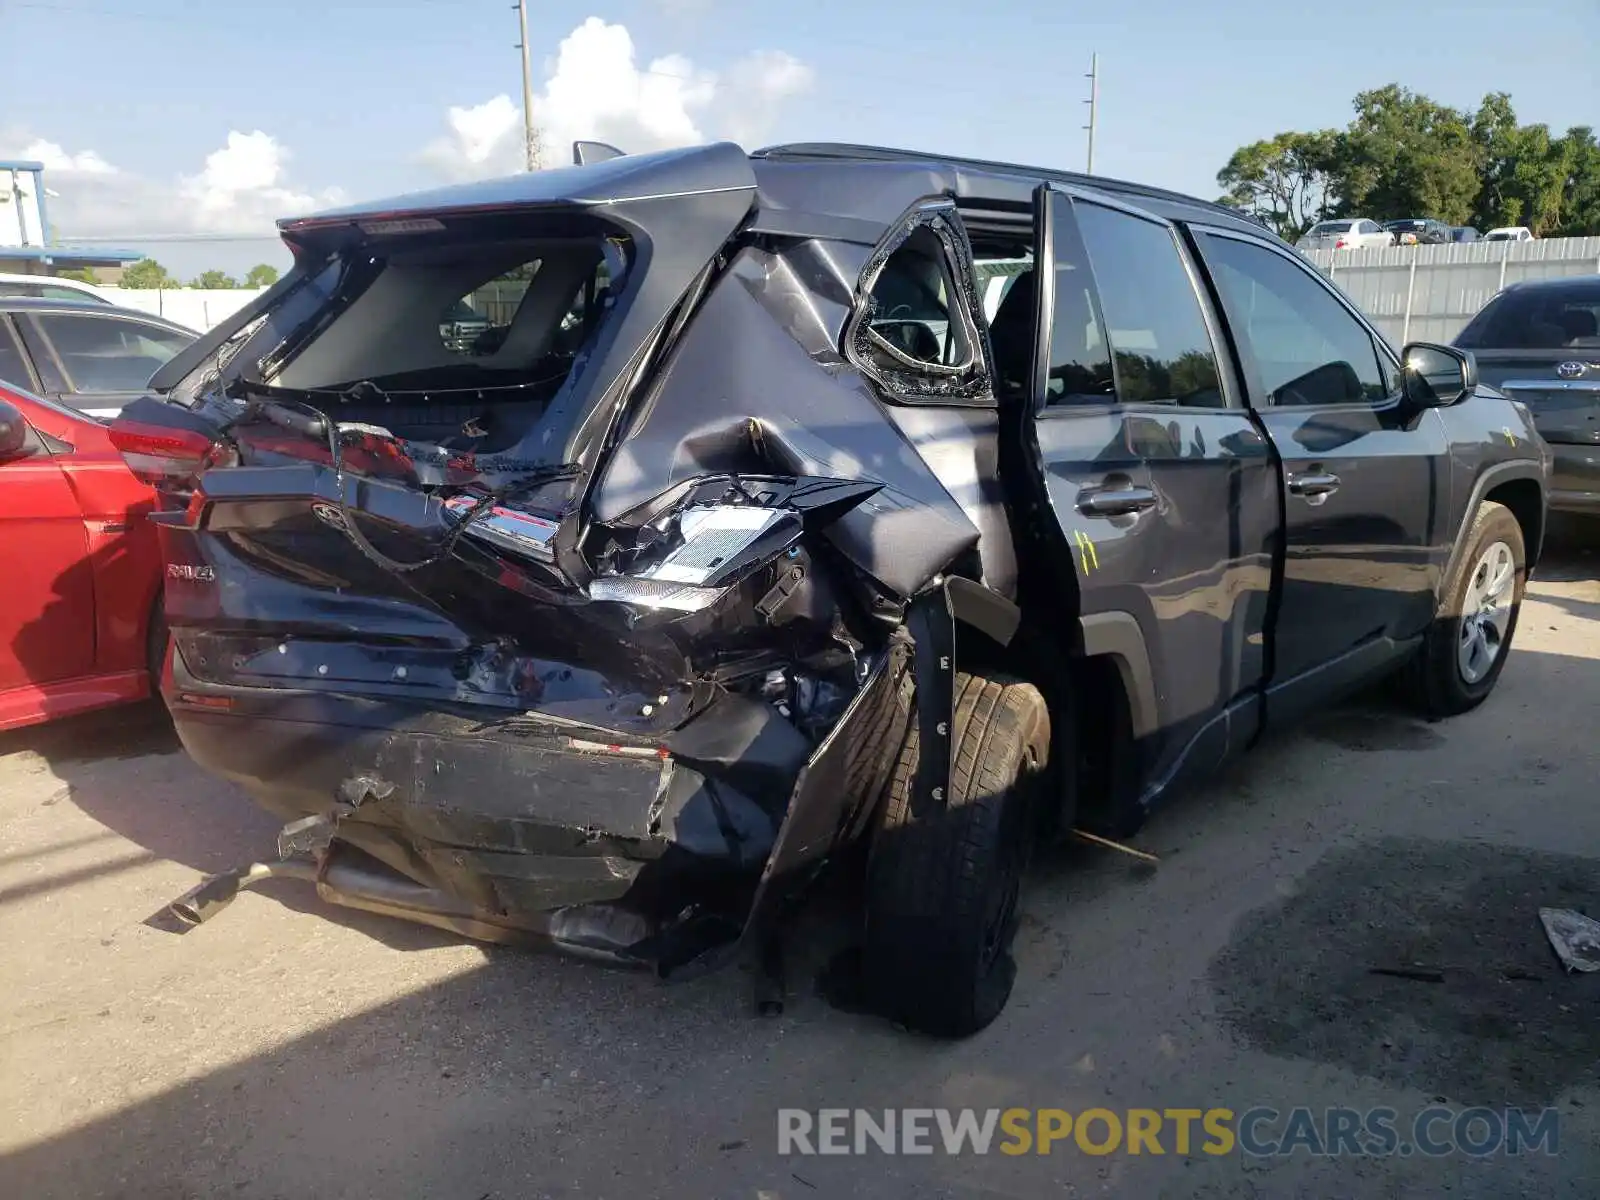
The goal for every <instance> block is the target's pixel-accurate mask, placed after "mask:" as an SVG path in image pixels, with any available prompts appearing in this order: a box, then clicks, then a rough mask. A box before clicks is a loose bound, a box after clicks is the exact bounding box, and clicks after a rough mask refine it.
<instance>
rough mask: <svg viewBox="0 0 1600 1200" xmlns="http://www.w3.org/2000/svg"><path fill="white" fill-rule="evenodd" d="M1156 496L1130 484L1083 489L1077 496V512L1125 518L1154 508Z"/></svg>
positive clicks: (1094, 515) (1143, 488)
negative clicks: (1130, 514)
mask: <svg viewBox="0 0 1600 1200" xmlns="http://www.w3.org/2000/svg"><path fill="white" fill-rule="evenodd" d="M1155 503H1156V494H1155V492H1153V491H1151V490H1150V489H1149V488H1147V487H1135V486H1133V485H1132V484H1131V483H1130V484H1122V485H1120V486H1107V487H1100V488H1093V489H1087V488H1086V489H1085V490H1084V491H1082V492H1080V493H1079V494H1078V510H1079V511H1080V512H1083V513H1087V514H1088V515H1090V516H1093V517H1125V516H1127V515H1128V514H1129V513H1136V512H1143V511H1144V510H1145V509H1147V508H1154V507H1155Z"/></svg>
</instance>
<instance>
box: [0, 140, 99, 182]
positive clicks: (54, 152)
mask: <svg viewBox="0 0 1600 1200" xmlns="http://www.w3.org/2000/svg"><path fill="white" fill-rule="evenodd" d="M21 157H22V158H24V159H27V160H28V161H30V162H38V163H42V164H44V168H45V170H47V171H51V172H54V173H56V174H64V173H69V172H74V171H81V172H82V173H83V174H85V175H110V174H112V173H113V172H115V171H116V168H115V167H113V166H112V165H111V164H110V163H108V162H107V161H106V160H105V159H103V158H101V157H100V156H99V155H98V154H96V153H95V152H94V151H93V150H84V151H81V152H79V153H77V154H68V153H67V152H66V151H65V150H64V149H62V148H61V146H60V145H59V144H58V143H56V142H47V141H45V140H44V139H43V138H39V139H37V140H35V141H32V142H29V143H28V144H27V145H26V146H24V147H23V148H22V155H21Z"/></svg>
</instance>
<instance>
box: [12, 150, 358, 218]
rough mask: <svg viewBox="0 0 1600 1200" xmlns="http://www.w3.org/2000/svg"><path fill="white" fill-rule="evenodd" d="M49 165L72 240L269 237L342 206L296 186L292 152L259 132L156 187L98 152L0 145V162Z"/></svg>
mask: <svg viewBox="0 0 1600 1200" xmlns="http://www.w3.org/2000/svg"><path fill="white" fill-rule="evenodd" d="M13 148H15V150H16V156H17V157H21V158H26V159H35V160H37V161H39V162H41V163H43V164H44V168H45V183H46V186H48V187H49V188H50V190H51V191H52V192H53V193H55V195H54V196H52V198H51V201H50V216H51V225H52V226H53V227H54V228H55V230H56V232H57V233H59V234H61V235H64V236H69V237H93V238H103V239H105V240H107V241H110V240H114V239H116V238H119V237H120V238H137V237H139V236H141V235H149V234H192V233H223V234H267V233H271V232H272V231H273V222H274V221H276V220H277V219H278V218H279V217H285V216H293V215H295V214H296V213H301V212H307V211H310V210H312V209H316V208H322V207H326V206H327V205H330V204H336V203H338V202H339V201H340V200H341V199H342V198H343V195H342V193H341V192H339V191H338V190H337V189H329V190H326V191H323V192H320V193H316V192H311V191H307V190H304V189H301V188H297V187H295V186H293V185H292V184H291V183H290V181H289V179H288V171H287V162H288V159H289V154H288V151H287V150H285V149H284V147H283V146H282V145H281V144H280V143H279V142H278V141H277V139H275V138H274V137H272V135H270V134H267V133H263V132H262V131H260V130H255V131H253V132H251V133H241V132H239V131H237V130H235V131H233V132H231V133H229V134H228V139H227V142H226V143H225V144H224V145H223V146H222V147H220V148H219V149H217V150H213V151H212V152H211V153H210V154H208V155H207V156H206V158H205V161H204V162H203V163H202V164H201V167H200V170H199V171H198V172H196V173H195V174H192V175H179V176H178V177H177V178H175V179H171V180H161V179H153V178H150V177H147V176H143V175H137V174H134V173H133V172H131V171H127V170H123V169H122V168H120V167H118V166H116V165H115V164H113V163H111V162H108V161H107V160H106V159H105V158H104V157H103V156H102V155H100V154H99V153H97V152H96V151H94V150H87V149H86V150H79V151H77V152H69V151H68V150H66V149H65V148H63V147H62V146H60V145H59V144H57V143H55V142H51V141H47V140H45V139H43V138H26V137H10V138H3V137H0V157H12V153H11V151H12V150H13Z"/></svg>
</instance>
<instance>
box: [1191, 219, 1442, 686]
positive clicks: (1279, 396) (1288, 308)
mask: <svg viewBox="0 0 1600 1200" xmlns="http://www.w3.org/2000/svg"><path fill="white" fill-rule="evenodd" d="M1198 242H1199V245H1200V247H1201V249H1202V252H1203V254H1204V257H1205V262H1206V265H1207V268H1208V269H1209V271H1210V273H1211V276H1212V279H1213V281H1214V282H1215V285H1216V288H1217V293H1218V295H1219V296H1220V298H1221V301H1222V304H1223V307H1224V309H1225V310H1226V312H1227V315H1228V321H1229V325H1230V326H1231V328H1232V330H1233V334H1234V338H1235V343H1236V345H1237V346H1238V347H1239V350H1240V353H1241V355H1242V357H1243V359H1244V366H1245V375H1246V379H1247V381H1248V384H1247V386H1248V388H1249V395H1250V403H1251V405H1252V406H1253V407H1254V408H1255V409H1256V411H1257V412H1258V413H1259V414H1260V417H1261V419H1262V421H1263V422H1264V423H1265V426H1266V429H1267V431H1268V433H1269V435H1270V436H1271V438H1272V445H1273V449H1274V450H1275V451H1276V452H1277V454H1278V456H1279V458H1280V459H1281V461H1282V466H1283V472H1284V482H1285V488H1286V491H1287V495H1286V496H1285V500H1284V503H1285V510H1284V511H1285V531H1286V537H1287V542H1286V545H1285V555H1284V576H1283V594H1282V599H1281V601H1280V603H1279V606H1278V612H1277V620H1276V626H1275V630H1274V636H1273V649H1274V655H1273V657H1274V662H1273V688H1272V693H1271V700H1270V702H1269V710H1270V711H1272V712H1274V713H1283V714H1284V715H1285V716H1289V715H1293V712H1294V711H1295V710H1298V709H1300V708H1303V707H1305V706H1308V705H1310V704H1312V703H1315V701H1316V699H1317V698H1318V697H1320V696H1322V695H1325V694H1327V692H1328V690H1329V689H1334V690H1337V689H1339V688H1341V687H1344V686H1348V685H1349V684H1351V683H1354V682H1356V681H1358V680H1359V679H1360V678H1362V677H1364V676H1366V675H1369V674H1371V673H1373V672H1374V671H1376V670H1381V669H1382V668H1383V667H1384V666H1386V665H1387V664H1388V663H1389V662H1390V661H1392V659H1393V658H1394V656H1395V655H1396V654H1397V653H1398V652H1400V651H1401V650H1403V649H1404V643H1405V641H1406V639H1409V638H1412V637H1415V636H1416V635H1418V634H1420V633H1421V632H1422V631H1423V630H1424V629H1425V628H1426V627H1427V625H1428V623H1429V621H1431V620H1432V618H1433V613H1434V608H1435V597H1436V593H1437V589H1438V586H1439V580H1440V575H1441V573H1442V571H1443V567H1444V563H1445V559H1446V557H1447V554H1448V549H1449V538H1448V537H1447V535H1446V524H1447V521H1448V514H1449V512H1450V505H1449V504H1448V503H1447V501H1448V493H1447V492H1446V491H1445V489H1447V488H1448V487H1449V482H1450V478H1451V473H1450V471H1449V469H1448V463H1447V461H1446V455H1447V450H1448V441H1447V437H1446V433H1445V429H1444V424H1443V422H1442V421H1441V419H1440V417H1439V414H1438V413H1437V412H1436V411H1433V410H1428V411H1426V412H1422V413H1416V412H1412V411H1410V410H1409V409H1407V408H1406V407H1405V406H1404V405H1403V404H1402V403H1401V402H1400V394H1399V382H1400V381H1399V363H1398V362H1397V361H1396V359H1395V358H1394V357H1393V355H1392V354H1391V352H1390V351H1389V349H1388V347H1387V345H1386V344H1384V343H1383V342H1382V341H1381V339H1379V338H1377V337H1376V336H1375V335H1374V334H1373V332H1372V330H1371V329H1370V327H1368V325H1367V324H1366V323H1365V321H1364V320H1363V319H1362V318H1361V317H1360V316H1359V315H1358V314H1357V313H1356V311H1355V309H1354V308H1352V307H1351V306H1350V305H1349V303H1348V302H1347V301H1345V300H1344V299H1343V298H1342V297H1341V296H1340V295H1339V294H1338V293H1337V292H1335V291H1334V290H1333V289H1332V288H1331V287H1329V286H1328V285H1327V284H1326V282H1325V281H1324V280H1323V278H1322V277H1321V276H1320V275H1319V274H1317V273H1316V272H1315V271H1314V270H1312V269H1311V268H1310V267H1308V266H1305V265H1302V262H1301V260H1300V259H1299V257H1298V256H1297V255H1294V254H1292V253H1290V252H1288V251H1286V250H1282V249H1280V248H1278V247H1276V246H1273V245H1271V244H1270V243H1267V242H1265V241H1262V240H1261V239H1258V238H1254V237H1251V236H1250V235H1248V234H1243V233H1235V232H1233V231H1231V230H1228V231H1224V230H1206V231H1202V232H1200V233H1199V234H1198Z"/></svg>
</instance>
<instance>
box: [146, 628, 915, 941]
mask: <svg viewBox="0 0 1600 1200" xmlns="http://www.w3.org/2000/svg"><path fill="white" fill-rule="evenodd" d="M169 662H170V666H169V673H168V676H167V678H166V680H165V689H164V690H165V692H166V695H167V698H168V703H169V706H170V708H171V711H172V716H173V721H174V724H175V725H176V727H177V730H178V734H179V737H180V738H181V739H182V741H183V744H184V747H185V749H186V750H187V751H188V752H189V754H190V755H191V756H192V757H193V758H194V759H195V761H196V762H198V763H199V764H200V765H201V766H203V767H205V768H207V769H208V770H210V771H213V772H215V773H216V774H218V775H221V776H223V777H225V778H227V779H230V780H232V781H233V782H235V783H237V784H238V785H239V786H240V787H242V788H243V789H245V790H246V791H247V792H249V793H250V794H251V796H252V797H254V798H255V799H256V800H257V802H258V803H260V804H262V805H263V806H264V807H266V808H268V809H269V810H271V811H273V812H274V813H276V814H277V815H279V816H280V817H282V818H283V819H284V820H285V821H286V822H287V821H291V820H296V819H299V818H301V817H305V816H311V815H320V816H324V817H328V818H330V819H331V820H332V821H333V822H334V836H335V837H336V838H337V839H339V840H341V841H344V842H348V843H350V844H351V845H354V846H356V847H358V848H360V849H361V850H363V851H365V852H366V853H368V854H370V855H372V856H373V857H374V858H377V859H378V860H379V861H381V862H382V863H384V864H385V865H387V866H388V867H390V868H392V869H393V870H395V871H398V872H400V873H401V874H403V875H405V876H407V877H408V878H410V879H413V880H416V881H417V882H419V883H421V884H423V885H426V886H427V887H430V888H434V889H437V890H439V891H441V892H443V893H446V894H448V895H450V896H453V897H456V898H458V899H459V900H461V901H463V902H464V903H465V904H467V905H469V906H470V907H471V908H472V909H473V910H475V911H478V912H481V913H488V914H508V915H511V916H516V915H518V914H529V913H539V912H549V911H551V910H555V909H562V908H569V907H577V906H584V905H615V906H617V907H620V908H623V909H627V910H629V911H631V912H634V913H638V914H641V915H642V916H644V917H645V918H647V920H648V921H649V922H650V923H651V924H652V926H653V927H654V928H656V929H658V930H661V931H662V936H660V937H657V938H653V939H652V947H653V949H652V950H651V951H650V952H649V953H650V955H651V956H652V957H655V958H656V965H657V966H658V967H660V968H661V969H662V970H663V971H667V970H669V969H675V968H677V967H679V966H682V965H683V964H684V963H685V962H687V961H688V960H690V959H693V958H695V957H697V956H700V955H702V954H703V953H704V952H705V951H706V950H707V947H708V942H711V943H715V944H719V945H721V946H722V948H723V949H728V948H729V947H733V946H736V945H737V943H739V941H740V939H741V937H744V938H748V937H749V936H750V931H751V929H752V928H755V927H758V926H761V925H763V924H764V923H765V921H766V920H768V919H770V918H772V917H773V916H775V915H776V913H777V912H778V910H779V909H780V908H781V905H782V902H783V900H784V898H785V897H786V896H787V895H788V894H790V893H791V892H792V891H793V889H794V888H795V887H797V886H799V885H800V884H801V883H803V882H804V881H805V879H806V878H808V877H809V875H810V873H811V870H812V869H813V868H814V867H815V866H816V865H818V864H820V863H821V862H822V861H823V860H825V859H826V858H827V857H828V856H829V855H830V854H831V853H832V852H833V851H835V850H836V849H838V848H839V847H840V846H841V845H842V844H843V843H845V842H847V841H849V840H850V839H851V838H853V837H854V836H856V835H857V834H859V833H860V832H861V831H862V829H863V828H864V826H865V817H866V816H867V815H868V814H869V812H870V808H871V802H872V801H874V800H875V799H876V795H877V791H878V789H879V788H880V787H881V781H882V780H883V779H885V778H886V777H887V774H888V766H889V764H890V763H891V762H892V758H893V755H894V753H895V751H896V750H897V748H898V738H897V735H898V737H903V736H904V730H905V728H906V727H907V724H908V722H909V706H908V696H909V693H908V692H906V690H905V689H904V688H903V687H898V686H891V676H892V675H893V676H894V678H895V679H897V680H900V681H901V682H902V683H903V681H904V679H903V673H902V674H895V673H894V672H891V671H890V670H889V668H888V664H887V661H885V662H884V663H882V664H880V666H879V668H878V669H877V670H876V671H875V672H874V673H873V675H872V676H871V677H870V678H869V679H868V681H867V682H866V684H865V685H864V686H863V687H862V688H861V691H860V692H859V693H858V694H857V696H856V697H855V699H854V700H853V701H852V702H851V704H850V706H849V707H848V708H847V709H846V711H845V713H844V715H843V716H842V717H841V718H840V720H839V722H838V724H837V725H836V726H835V727H834V730H833V732H832V733H830V734H829V736H828V737H827V738H825V739H824V740H823V742H822V743H821V745H820V746H817V747H816V748H815V749H814V750H813V748H812V747H811V745H810V743H809V742H807V741H806V740H805V739H804V738H803V737H801V736H800V735H799V733H798V732H796V731H795V730H794V729H793V727H792V726H790V725H789V724H788V723H787V722H785V721H783V719H782V718H781V717H777V716H776V714H775V713H772V712H771V711H770V710H769V709H766V708H765V706H755V705H749V704H748V703H746V704H745V706H742V707H741V705H740V703H738V702H735V701H734V700H733V698H728V699H727V700H725V701H724V702H719V703H718V704H716V705H713V706H712V707H710V708H708V709H707V710H705V711H704V712H703V713H702V714H701V715H700V716H699V717H697V718H696V719H694V720H692V721H690V722H689V723H688V724H687V725H685V726H684V727H683V728H681V729H680V730H677V731H675V732H674V733H673V734H671V735H669V736H668V737H667V738H665V739H663V741H664V743H670V745H668V744H663V745H662V746H651V745H646V744H639V743H637V742H635V743H633V744H618V743H615V742H613V741H612V740H611V738H612V737H613V736H614V735H611V734H608V733H607V732H605V731H601V730H586V729H579V728H575V727H573V726H571V725H570V724H568V725H555V724H552V723H548V722H545V721H542V720H541V719H540V718H539V717H538V716H537V715H536V714H517V715H514V716H510V717H504V716H495V717H491V718H489V719H485V718H483V717H482V716H479V715H477V714H470V713H466V714H463V713H459V712H454V711H445V710H441V709H439V708H436V707H427V706H422V705H418V704H414V703H407V702H401V701H396V700H393V699H387V698H374V697H366V696H358V695H349V694H341V693H329V692H305V691H293V690H288V689H277V688H256V687H251V688H245V687H233V686H227V685H218V684H213V683H205V682H201V681H199V680H197V679H196V678H195V677H194V676H193V675H191V674H190V673H189V671H188V670H187V669H186V667H185V665H184V663H183V660H182V656H181V655H180V654H177V653H175V654H173V655H172V656H171V659H170V660H169ZM758 709H759V710H760V711H756V710H758ZM763 713H765V715H763ZM673 747H676V749H674V748H673ZM690 911H692V912H693V914H694V915H693V917H692V918H691V920H692V921H693V922H694V923H695V928H694V929H693V930H692V931H690V932H689V933H686V934H685V935H684V937H682V938H678V939H674V938H673V937H672V936H670V934H671V931H672V930H673V928H674V927H675V924H681V923H682V917H683V914H684V913H685V912H690ZM707 925H711V926H715V927H716V928H719V929H720V930H721V931H722V932H721V933H720V935H718V936H717V937H715V938H709V939H708V937H707V936H706V933H705V930H706V927H707ZM685 946H687V947H688V948H689V949H688V950H687V951H685V949H684V947H685ZM712 948H713V949H715V945H713V946H712ZM658 952H659V953H658ZM644 954H645V952H644V951H643V950H641V956H643V955H644ZM665 959H670V960H671V961H670V963H669V962H666V961H661V960H665Z"/></svg>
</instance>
